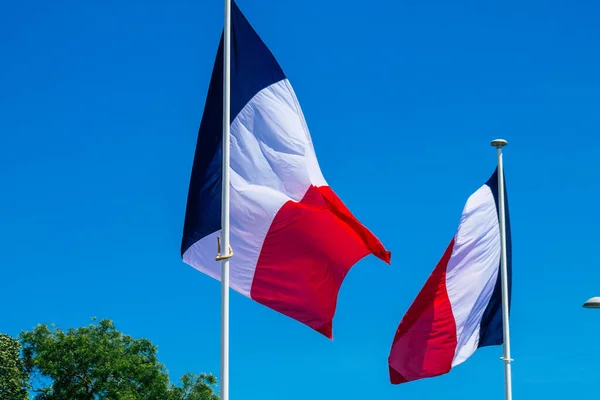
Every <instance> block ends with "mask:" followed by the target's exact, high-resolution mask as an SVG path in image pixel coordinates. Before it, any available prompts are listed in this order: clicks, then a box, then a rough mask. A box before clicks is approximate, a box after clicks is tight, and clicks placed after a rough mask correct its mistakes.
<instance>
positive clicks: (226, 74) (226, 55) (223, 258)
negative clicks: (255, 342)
mask: <svg viewBox="0 0 600 400" xmlns="http://www.w3.org/2000/svg"><path fill="white" fill-rule="evenodd" d="M230 104H231V0H225V24H224V29H223V143H222V145H223V178H222V184H223V187H222V192H221V241H222V243H221V244H222V245H223V247H222V249H223V253H225V255H221V254H220V253H221V249H219V252H218V253H219V254H217V261H220V262H221V400H229V259H230V258H231V256H232V255H233V252H232V251H231V246H230V244H229V147H230V144H229V142H230V137H229V128H230V114H231V111H230ZM219 248H221V246H220V245H219Z"/></svg>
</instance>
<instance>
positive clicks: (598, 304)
mask: <svg viewBox="0 0 600 400" xmlns="http://www.w3.org/2000/svg"><path fill="white" fill-rule="evenodd" d="M583 308H600V297H592V298H591V299H589V300H588V301H586V302H585V303H584V304H583Z"/></svg>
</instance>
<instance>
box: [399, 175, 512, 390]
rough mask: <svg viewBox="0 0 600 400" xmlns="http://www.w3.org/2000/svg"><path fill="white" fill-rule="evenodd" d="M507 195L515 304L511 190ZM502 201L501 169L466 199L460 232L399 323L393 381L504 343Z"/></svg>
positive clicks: (438, 370) (429, 373)
mask: <svg viewBox="0 0 600 400" xmlns="http://www.w3.org/2000/svg"><path fill="white" fill-rule="evenodd" d="M504 199H505V205H506V206H505V215H506V255H507V257H506V264H507V272H508V273H507V281H508V298H509V304H510V291H511V239H510V218H509V216H508V201H507V200H506V190H504ZM498 204H499V199H498V170H496V171H495V172H494V174H493V175H492V176H491V178H490V179H489V180H488V181H487V183H486V184H485V185H483V186H482V187H481V188H479V190H477V191H476V192H475V193H474V194H472V195H471V197H469V199H468V200H467V204H466V205H465V207H464V210H463V213H462V216H461V218H460V224H459V226H458V230H457V232H456V235H455V236H454V238H453V239H452V241H451V242H450V245H449V246H448V248H447V249H446V252H445V253H444V255H443V256H442V259H441V260H440V261H439V263H438V265H437V266H436V268H435V269H434V271H433V273H432V274H431V276H430V277H429V279H428V280H427V282H426V283H425V286H424V287H423V288H422V289H421V292H420V293H419V295H418V296H417V298H416V299H415V301H414V302H413V304H412V305H411V306H410V308H409V310H408V312H407V313H406V315H405V316H404V318H403V319H402V321H401V322H400V326H399V327H398V330H397V331H396V336H395V337H394V341H393V344H392V348H391V351H390V355H389V358H388V364H389V371H390V380H391V382H392V383H393V384H400V383H405V382H410V381H414V380H417V379H422V378H430V377H434V376H438V375H442V374H445V373H447V372H449V371H450V369H452V368H453V367H455V366H457V365H459V364H461V363H462V362H464V361H465V360H467V359H468V358H469V357H470V356H471V355H472V354H473V353H474V352H475V350H477V349H478V348H480V347H484V346H494V345H501V344H503V332H502V293H501V273H500V261H501V259H500V258H501V237H500V224H499V207H498ZM509 308H510V307H509Z"/></svg>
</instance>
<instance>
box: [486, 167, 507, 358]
mask: <svg viewBox="0 0 600 400" xmlns="http://www.w3.org/2000/svg"><path fill="white" fill-rule="evenodd" d="M486 185H487V186H488V187H489V188H490V189H491V191H492V194H493V195H494V200H495V202H496V210H498V213H499V212H500V211H499V208H498V169H496V171H494V173H493V174H492V176H491V177H490V179H489V180H488V181H487V182H486ZM504 204H505V206H506V256H507V257H506V261H507V269H508V303H509V312H510V298H511V292H512V241H511V234H510V216H509V212H508V197H507V195H506V180H505V181H504ZM498 215H499V214H498ZM498 270H499V271H498V278H497V279H496V286H495V287H494V292H493V293H492V297H491V298H490V302H489V303H488V305H487V307H486V309H485V311H484V313H483V317H482V319H481V325H480V331H479V345H478V347H485V346H496V345H501V344H502V343H503V337H504V335H503V333H502V290H501V289H502V287H501V275H500V265H498Z"/></svg>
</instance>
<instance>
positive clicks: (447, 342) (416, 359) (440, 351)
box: [388, 240, 457, 384]
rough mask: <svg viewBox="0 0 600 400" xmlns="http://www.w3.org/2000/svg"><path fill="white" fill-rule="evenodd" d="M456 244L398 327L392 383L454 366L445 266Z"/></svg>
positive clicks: (391, 362) (392, 354)
mask: <svg viewBox="0 0 600 400" xmlns="http://www.w3.org/2000/svg"><path fill="white" fill-rule="evenodd" d="M453 246H454V240H452V241H451V242H450V245H449V246H448V248H447V249H446V252H445V253H444V255H443V257H442V259H441V260H440V261H439V263H438V265H437V266H436V267H435V269H434V270H433V272H432V273H431V275H430V277H429V279H428V280H427V282H426V283H425V286H423V289H421V292H419V295H418V296H417V298H416V299H415V301H414V302H413V304H412V305H411V306H410V308H409V309H408V312H407V313H406V315H405V316H404V318H402V321H401V322H400V326H399V327H398V330H397V331H396V335H395V337H394V341H393V343H392V349H391V351H390V356H389V358H388V363H389V370H390V381H391V382H392V383H393V384H400V383H404V382H408V381H413V380H417V379H421V378H429V377H433V376H437V375H442V374H445V373H447V372H448V371H450V369H451V368H452V359H453V358H454V353H455V351H456V345H457V338H456V322H455V320H454V315H453V314H452V306H451V304H450V299H449V297H448V292H447V290H446V267H447V266H448V261H449V260H450V256H451V255H452V248H453Z"/></svg>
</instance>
